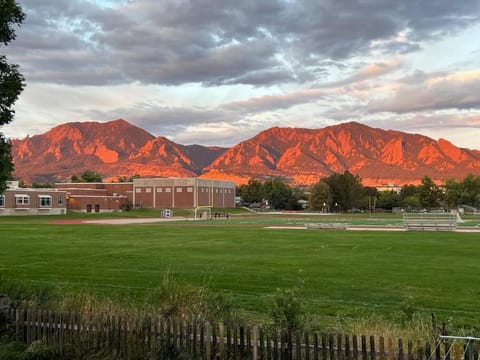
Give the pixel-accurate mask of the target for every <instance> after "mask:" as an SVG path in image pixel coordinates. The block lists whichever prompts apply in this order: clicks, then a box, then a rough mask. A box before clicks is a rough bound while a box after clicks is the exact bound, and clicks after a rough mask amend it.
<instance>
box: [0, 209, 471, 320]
mask: <svg viewBox="0 0 480 360" xmlns="http://www.w3.org/2000/svg"><path fill="white" fill-rule="evenodd" d="M143 215H145V214H143ZM342 219H343V220H345V221H346V222H349V223H353V222H355V221H358V222H360V223H362V222H363V223H369V222H371V223H382V224H384V223H389V224H397V223H400V222H401V221H399V218H398V217H393V216H384V217H379V218H372V217H363V220H362V218H360V217H357V218H338V217H337V218H335V221H341V220H342ZM308 220H309V219H308V218H298V217H295V216H285V217H274V218H273V217H272V216H268V215H261V216H255V215H248V214H234V215H233V216H232V217H231V219H230V220H228V221H227V220H218V221H212V222H202V223H200V222H195V223H194V222H191V221H185V222H178V223H159V224H140V225H115V226H111V225H87V224H81V225H58V224H49V223H48V222H47V220H46V219H45V217H43V218H41V219H40V218H29V219H27V218H25V219H24V220H22V219H20V218H10V219H9V220H5V219H1V220H0V224H1V226H0V276H1V277H2V278H3V279H4V280H8V281H10V282H16V283H19V284H23V285H25V286H40V287H41V286H56V287H61V288H64V289H65V291H74V292H82V291H87V292H91V293H95V294H99V295H100V296H109V297H111V298H119V299H120V298H124V297H126V296H127V297H131V298H135V299H137V301H139V302H142V301H144V299H145V298H148V296H149V294H151V292H152V291H154V290H155V289H157V288H158V287H159V286H161V284H162V281H163V279H164V277H165V274H166V273H168V274H170V276H172V277H173V278H175V279H177V280H178V281H181V282H186V283H188V284H193V285H195V286H204V287H206V288H207V289H210V290H211V291H215V292H221V293H225V294H228V295H229V296H231V298H232V299H234V302H235V304H236V305H237V306H239V307H241V308H244V309H246V310H247V311H251V312H254V313H265V312H267V311H268V307H269V306H270V305H271V298H272V295H273V294H275V292H276V289H278V288H280V289H286V288H291V287H294V286H295V285H298V283H299V280H298V279H299V277H300V278H301V279H302V281H303V283H304V285H303V288H302V290H301V291H302V296H303V301H304V303H305V305H306V306H307V309H308V311H309V312H310V313H312V314H317V315H318V316H320V317H321V318H324V319H328V318H335V317H338V316H342V317H349V318H355V317H361V316H365V315H366V314H371V313H372V312H376V313H380V314H382V315H384V316H385V317H387V318H388V317H390V316H393V315H395V314H398V313H401V312H403V313H408V312H410V313H412V312H416V313H419V314H426V315H429V314H430V313H432V312H434V313H435V314H436V316H437V318H438V319H439V321H447V322H449V323H452V324H453V325H456V326H460V327H478V326H479V324H480V286H479V285H478V276H479V275H480V261H479V259H478V254H480V238H479V235H478V233H477V234H470V233H452V232H387V231H340V230H292V229H267V228H265V225H269V224H284V225H291V224H298V223H304V222H305V221H308Z"/></svg>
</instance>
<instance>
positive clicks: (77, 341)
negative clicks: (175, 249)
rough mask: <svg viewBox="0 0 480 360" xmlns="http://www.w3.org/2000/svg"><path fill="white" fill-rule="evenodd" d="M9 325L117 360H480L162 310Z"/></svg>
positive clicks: (429, 348)
mask: <svg viewBox="0 0 480 360" xmlns="http://www.w3.org/2000/svg"><path fill="white" fill-rule="evenodd" d="M4 318H6V324H7V327H9V331H10V332H12V333H13V332H14V333H15V334H16V335H17V337H18V338H19V339H20V340H22V341H24V342H25V343H27V344H31V343H32V342H34V341H39V340H41V341H43V342H45V343H46V344H48V345H52V346H55V347H56V348H57V349H59V351H60V352H61V351H62V349H66V348H68V347H70V349H71V348H72V347H74V348H77V349H81V351H83V352H98V353H103V354H106V355H108V356H110V357H112V356H113V357H114V358H115V359H131V358H147V357H149V356H152V354H163V356H164V357H162V358H173V356H174V354H178V353H182V354H184V355H185V354H188V358H191V359H206V360H211V359H253V360H256V359H279V360H284V359H285V360H287V359H289V360H290V359H292V360H293V359H298V360H299V359H307V360H309V359H315V360H320V359H321V360H479V357H478V348H476V347H474V346H469V347H465V344H464V343H461V342H456V343H453V342H449V341H448V340H445V339H444V340H442V341H441V342H438V343H429V342H427V343H423V342H421V341H412V340H408V341H403V340H402V339H397V340H395V341H393V340H392V339H390V338H388V339H385V338H384V337H377V338H375V337H374V336H368V337H367V336H364V335H361V336H357V335H345V334H324V333H319V332H311V333H307V332H300V331H289V330H278V331H267V330H265V329H263V328H259V327H249V326H239V325H236V324H223V323H215V324H210V323H209V322H205V321H186V320H183V319H169V318H162V317H158V316H142V317H136V318H133V319H132V318H128V319H127V318H126V317H122V316H117V315H110V314H100V313H98V314H95V313H92V314H88V315H86V314H78V313H71V312H55V311H44V310H36V309H26V310H18V309H17V310H14V309H9V310H6V311H5V312H4Z"/></svg>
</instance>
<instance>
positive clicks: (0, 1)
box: [0, 0, 25, 193]
mask: <svg viewBox="0 0 480 360" xmlns="http://www.w3.org/2000/svg"><path fill="white" fill-rule="evenodd" d="M24 19H25V14H24V13H23V11H22V8H21V7H20V6H19V5H18V4H17V3H16V2H15V1H14V0H0V43H3V45H5V46H6V45H8V43H9V42H11V41H12V40H14V39H15V37H16V34H15V27H16V26H20V25H21V24H22V23H23V21H24ZM24 87H25V81H24V78H23V76H22V74H20V72H19V71H18V65H16V64H9V63H8V61H7V58H6V57H5V56H4V55H0V126H2V125H5V124H8V123H10V122H11V121H12V120H13V117H14V115H15V110H13V105H14V103H15V101H17V99H18V96H19V95H20V93H21V92H22V90H23V88H24ZM12 171H13V160H12V145H11V143H10V141H9V140H8V139H7V138H5V136H4V135H3V133H0V193H3V192H4V191H5V189H6V187H7V186H6V182H7V180H8V179H10V176H11V173H12Z"/></svg>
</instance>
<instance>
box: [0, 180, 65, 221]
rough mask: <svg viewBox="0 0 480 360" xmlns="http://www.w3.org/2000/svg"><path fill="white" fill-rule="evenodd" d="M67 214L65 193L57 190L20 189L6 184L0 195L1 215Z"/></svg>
mask: <svg viewBox="0 0 480 360" xmlns="http://www.w3.org/2000/svg"><path fill="white" fill-rule="evenodd" d="M66 213H67V193H66V192H65V191H61V190H58V189H51V188H46V189H36V188H35V189H34V188H21V187H19V186H18V181H11V182H9V183H8V188H7V190H5V192H4V193H3V194H0V216H1V215H63V214H66Z"/></svg>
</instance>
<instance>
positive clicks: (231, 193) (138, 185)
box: [132, 178, 235, 209]
mask: <svg viewBox="0 0 480 360" xmlns="http://www.w3.org/2000/svg"><path fill="white" fill-rule="evenodd" d="M133 190H134V191H133V195H132V197H133V204H134V206H135V207H146V208H172V209H174V208H195V207H199V206H213V207H217V208H230V207H235V183H234V182H232V181H221V180H213V179H200V178H185V179H184V178H151V179H134V180H133Z"/></svg>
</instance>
